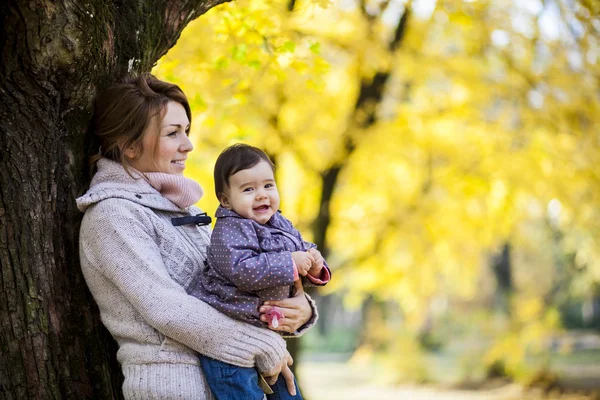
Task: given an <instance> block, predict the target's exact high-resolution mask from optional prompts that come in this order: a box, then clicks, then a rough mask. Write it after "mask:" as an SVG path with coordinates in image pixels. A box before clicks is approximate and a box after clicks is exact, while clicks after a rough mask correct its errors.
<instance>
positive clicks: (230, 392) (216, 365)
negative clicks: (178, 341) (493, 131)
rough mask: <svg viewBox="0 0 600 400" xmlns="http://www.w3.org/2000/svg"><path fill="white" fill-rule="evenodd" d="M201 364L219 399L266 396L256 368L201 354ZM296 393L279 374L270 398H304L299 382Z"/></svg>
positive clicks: (257, 399)
mask: <svg viewBox="0 0 600 400" xmlns="http://www.w3.org/2000/svg"><path fill="white" fill-rule="evenodd" d="M200 364H201V365H202V370H203V371H204V375H205V376H206V380H207V381H208V386H209V387H210V390H211V391H212V393H213V396H215V398H216V399H217V400H262V399H263V398H264V396H265V394H264V392H263V391H262V389H261V388H260V387H259V386H258V371H257V370H256V369H255V368H242V367H237V366H235V365H231V364H227V363H224V362H222V361H218V360H215V359H212V358H209V357H205V356H202V355H201V356H200ZM294 384H295V385H296V395H295V396H292V395H291V394H290V393H289V392H288V390H287V386H286V385H285V379H283V376H281V375H279V378H277V382H275V384H274V385H272V386H271V389H273V394H268V395H267V399H268V400H302V396H301V395H300V390H299V389H298V383H296V380H295V379H294Z"/></svg>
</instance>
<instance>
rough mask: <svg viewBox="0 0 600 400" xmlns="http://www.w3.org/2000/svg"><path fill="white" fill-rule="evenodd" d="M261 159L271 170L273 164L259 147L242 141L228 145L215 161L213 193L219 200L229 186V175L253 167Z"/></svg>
mask: <svg viewBox="0 0 600 400" xmlns="http://www.w3.org/2000/svg"><path fill="white" fill-rule="evenodd" d="M261 161H266V162H267V163H268V164H269V165H270V166H271V169H272V170H273V172H275V165H274V164H273V162H272V161H271V159H270V158H269V156H268V155H267V154H266V153H265V152H264V151H262V150H261V149H259V148H257V147H254V146H250V145H248V144H244V143H237V144H234V145H233V146H229V147H228V148H226V149H225V150H223V152H222V153H221V154H220V155H219V157H218V158H217V162H216V163H215V194H216V195H217V199H219V200H221V193H224V192H225V188H226V187H229V177H230V176H231V175H234V174H235V173H237V172H239V171H243V170H245V169H248V168H252V167H254V166H255V165H256V164H258V163H259V162H261Z"/></svg>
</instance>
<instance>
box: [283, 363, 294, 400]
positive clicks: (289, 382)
mask: <svg viewBox="0 0 600 400" xmlns="http://www.w3.org/2000/svg"><path fill="white" fill-rule="evenodd" d="M288 360H289V362H288V363H287V364H286V365H284V366H283V368H281V376H283V379H285V386H287V390H288V392H289V393H290V395H292V396H295V395H296V384H295V383H294V373H293V372H292V370H291V369H290V367H289V365H292V364H293V363H294V360H293V359H292V357H291V356H290V357H289V359H288ZM290 362H291V363H290Z"/></svg>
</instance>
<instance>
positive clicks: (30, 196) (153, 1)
mask: <svg viewBox="0 0 600 400" xmlns="http://www.w3.org/2000/svg"><path fill="white" fill-rule="evenodd" d="M221 2H223V0H208V1H206V0H193V1H192V0H190V1H185V0H170V1H160V0H138V1H124V0H121V1H109V0H89V1H75V0H71V1H69V0H66V1H61V2H55V1H51V0H27V1H25V0H8V2H2V4H0V22H1V26H2V28H0V32H1V33H0V35H1V36H0V39H1V40H0V43H1V44H0V46H1V47H0V50H1V57H2V61H1V63H0V105H1V106H0V263H1V266H2V271H1V274H0V400H4V399H19V400H20V399H86V398H96V399H97V398H100V399H111V398H121V397H122V395H121V389H120V386H121V381H122V377H121V373H120V368H119V367H118V365H117V363H116V361H115V350H116V348H115V344H114V342H113V341H112V339H111V338H110V335H109V334H108V333H107V331H106V330H105V329H104V328H103V327H102V324H101V323H100V320H99V317H98V310H97V309H96V306H95V304H94V302H93V300H92V298H91V296H90V294H89V292H88V291H87V288H86V286H85V282H84V280H83V277H82V274H81V271H80V268H79V254H78V248H77V235H78V230H79V223H80V220H81V214H80V213H79V212H78V211H77V209H76V206H75V201H74V200H75V197H77V195H79V194H82V193H83V192H84V191H85V189H86V187H87V184H88V180H89V176H88V173H87V163H86V156H87V154H86V151H85V150H84V149H85V147H86V146H87V147H89V144H88V143H89V142H90V141H89V140H88V139H89V138H88V137H86V125H87V121H88V118H89V115H90V105H91V100H92V98H93V96H94V94H95V93H96V90H97V89H98V88H101V87H103V86H105V85H106V84H108V83H109V82H111V81H113V80H114V79H115V78H117V77H119V76H122V75H123V74H124V73H126V72H128V71H138V72H142V71H150V69H151V68H152V66H153V64H154V63H155V62H156V60H158V58H159V57H161V56H162V55H163V54H164V53H165V52H166V51H167V50H168V49H169V48H170V47H171V46H173V45H174V44H175V42H176V40H177V39H178V37H179V35H180V33H181V31H182V30H183V28H184V27H185V26H186V25H187V23H188V22H190V21H191V20H192V19H194V18H196V17H198V16H199V15H201V14H203V13H204V12H206V11H207V10H208V9H210V8H211V7H213V6H215V5H217V4H219V3H221ZM90 152H93V150H90ZM88 153H89V152H88Z"/></svg>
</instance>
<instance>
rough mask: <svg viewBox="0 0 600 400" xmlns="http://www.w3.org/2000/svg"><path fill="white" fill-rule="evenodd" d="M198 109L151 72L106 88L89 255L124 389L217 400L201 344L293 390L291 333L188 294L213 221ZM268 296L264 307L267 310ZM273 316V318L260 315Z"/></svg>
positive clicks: (296, 326) (100, 102) (97, 120)
mask: <svg viewBox="0 0 600 400" xmlns="http://www.w3.org/2000/svg"><path fill="white" fill-rule="evenodd" d="M190 122H191V113H190V107H189V104H188V101H187V99H186V97H185V95H184V94H183V92H182V91H181V89H179V87H177V86H176V85H173V84H170V83H167V82H162V81H160V80H158V79H156V78H155V77H153V76H152V75H150V74H146V75H142V76H139V77H130V78H127V79H126V80H124V81H123V82H122V83H120V84H117V85H115V86H113V87H111V88H109V89H107V90H105V91H104V92H103V93H101V94H99V95H98V96H96V99H95V102H94V113H93V116H92V122H91V131H92V132H93V134H94V135H95V138H96V139H98V140H99V142H100V145H101V146H100V149H101V150H100V153H99V154H98V155H96V156H94V157H93V158H92V160H91V161H92V165H93V167H94V168H95V169H96V172H95V174H94V176H93V179H92V182H91V184H90V189H89V190H88V192H87V193H86V194H85V195H84V196H82V197H80V198H78V199H77V205H78V207H79V209H80V210H81V211H83V212H85V215H84V217H83V221H82V225H81V230H80V240H79V244H80V258H81V266H82V269H83V273H84V276H85V279H86V282H87V284H88V286H89V288H90V291H91V293H92V295H93V296H94V299H95V300H96V302H97V303H98V306H99V308H100V315H101V318H102V322H103V323H104V325H105V326H106V327H107V328H108V330H109V331H110V333H111V334H112V335H113V337H114V338H115V339H116V341H117V342H118V344H119V350H118V352H117V359H118V360H119V362H120V364H121V366H122V368H123V374H124V376H125V381H124V383H123V393H124V396H125V398H126V399H198V400H201V399H212V395H211V394H210V390H209V389H208V385H207V384H206V381H205V378H204V376H203V374H202V371H201V369H200V366H199V360H198V355H197V353H200V354H203V355H205V356H208V357H211V358H214V359H217V360H220V361H223V362H226V363H229V364H234V365H237V366H240V367H246V368H247V367H253V366H255V367H256V368H258V370H259V371H260V372H261V373H262V375H263V376H265V377H266V378H267V381H268V382H269V383H271V384H272V383H274V382H275V380H276V379H277V376H278V375H279V373H280V372H281V374H282V376H283V377H284V378H285V380H286V384H287V387H288V388H289V391H290V393H292V394H294V393H293V392H295V388H294V382H293V375H292V373H291V371H290V370H289V365H291V362H292V359H291V357H290V356H289V353H288V352H287V350H286V349H285V343H284V341H283V339H282V338H281V336H280V335H279V334H277V333H275V332H272V331H270V330H268V329H264V328H259V327H255V326H251V325H249V324H245V323H243V322H239V321H236V320H233V319H231V318H229V317H227V316H225V315H223V314H221V313H219V312H218V311H216V310H214V309H213V308H211V307H210V306H208V305H207V304H205V303H203V302H202V301H200V300H198V299H196V298H194V297H192V296H189V295H188V294H187V292H186V291H187V290H188V289H189V288H191V287H193V286H194V284H195V283H196V280H197V279H198V277H199V274H201V273H202V271H203V267H204V260H205V259H206V247H207V245H208V244H209V240H210V230H209V228H208V227H207V226H198V225H195V224H193V223H192V224H183V225H180V223H182V222H188V221H186V220H181V219H178V218H182V217H190V216H193V215H197V214H200V210H199V209H198V208H196V207H194V206H192V204H194V203H195V202H196V201H197V200H199V198H200V196H201V195H202V189H201V188H200V186H198V184H197V183H195V182H194V181H192V180H190V179H187V178H185V177H184V176H183V171H184V169H185V162H186V159H187V156H188V153H189V152H190V151H192V149H193V146H192V143H191V142H190V140H189V138H188V134H189V129H190ZM271 303H272V304H274V305H278V306H279V307H280V308H281V309H282V310H283V312H284V319H283V321H282V323H281V325H280V326H279V328H278V329H277V330H280V331H284V332H286V331H287V332H294V331H299V332H300V333H301V332H303V331H305V330H306V329H308V328H309V327H310V326H312V325H313V324H314V322H315V320H316V309H315V306H314V303H312V301H311V303H309V301H308V300H307V298H306V297H304V295H299V296H297V297H294V298H291V299H287V300H283V301H278V302H271ZM268 309H269V306H262V307H261V312H263V313H264V312H266V311H268ZM261 318H263V319H264V320H265V321H266V317H261Z"/></svg>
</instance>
